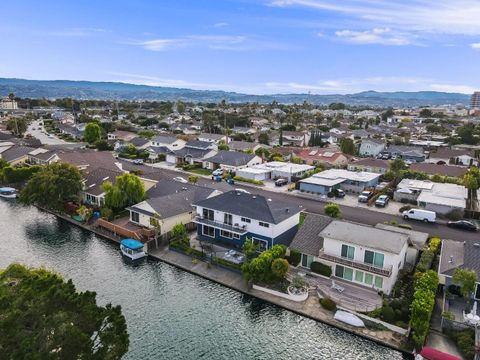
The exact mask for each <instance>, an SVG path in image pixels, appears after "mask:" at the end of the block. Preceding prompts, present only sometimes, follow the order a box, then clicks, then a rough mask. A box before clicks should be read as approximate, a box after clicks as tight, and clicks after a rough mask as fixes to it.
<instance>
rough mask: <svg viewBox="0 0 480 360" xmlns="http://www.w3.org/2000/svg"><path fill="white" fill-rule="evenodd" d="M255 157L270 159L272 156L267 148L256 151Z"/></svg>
mask: <svg viewBox="0 0 480 360" xmlns="http://www.w3.org/2000/svg"><path fill="white" fill-rule="evenodd" d="M255 155H257V156H260V157H261V158H262V159H268V158H269V157H270V155H271V154H270V151H269V150H268V149H267V148H264V147H260V148H258V149H257V150H255Z"/></svg>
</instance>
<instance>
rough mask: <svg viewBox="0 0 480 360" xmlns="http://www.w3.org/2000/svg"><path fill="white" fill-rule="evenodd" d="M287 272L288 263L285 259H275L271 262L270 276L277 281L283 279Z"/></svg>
mask: <svg viewBox="0 0 480 360" xmlns="http://www.w3.org/2000/svg"><path fill="white" fill-rule="evenodd" d="M287 272H288V261H287V260H285V259H280V258H278V259H275V260H273V262H272V274H273V276H275V277H276V278H278V279H283V278H285V276H286V275H287Z"/></svg>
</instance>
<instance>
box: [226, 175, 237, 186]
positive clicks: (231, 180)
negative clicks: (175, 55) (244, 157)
mask: <svg viewBox="0 0 480 360" xmlns="http://www.w3.org/2000/svg"><path fill="white" fill-rule="evenodd" d="M225 181H226V182H227V184H228V185H235V180H233V178H231V177H229V178H226V179H225Z"/></svg>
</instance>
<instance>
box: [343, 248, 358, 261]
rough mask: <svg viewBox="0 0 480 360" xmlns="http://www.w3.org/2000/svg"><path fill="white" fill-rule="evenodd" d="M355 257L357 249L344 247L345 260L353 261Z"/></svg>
mask: <svg viewBox="0 0 480 360" xmlns="http://www.w3.org/2000/svg"><path fill="white" fill-rule="evenodd" d="M354 255H355V247H353V246H348V245H342V257H343V258H347V259H350V260H353V257H354Z"/></svg>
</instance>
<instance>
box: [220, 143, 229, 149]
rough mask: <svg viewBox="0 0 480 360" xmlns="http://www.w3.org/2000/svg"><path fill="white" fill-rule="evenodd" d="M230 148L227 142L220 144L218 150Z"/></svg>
mask: <svg viewBox="0 0 480 360" xmlns="http://www.w3.org/2000/svg"><path fill="white" fill-rule="evenodd" d="M229 149H230V148H229V147H228V145H227V144H218V150H229Z"/></svg>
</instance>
